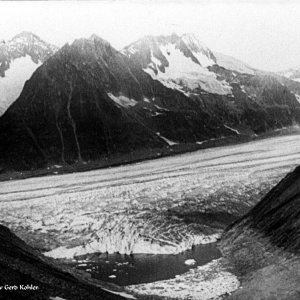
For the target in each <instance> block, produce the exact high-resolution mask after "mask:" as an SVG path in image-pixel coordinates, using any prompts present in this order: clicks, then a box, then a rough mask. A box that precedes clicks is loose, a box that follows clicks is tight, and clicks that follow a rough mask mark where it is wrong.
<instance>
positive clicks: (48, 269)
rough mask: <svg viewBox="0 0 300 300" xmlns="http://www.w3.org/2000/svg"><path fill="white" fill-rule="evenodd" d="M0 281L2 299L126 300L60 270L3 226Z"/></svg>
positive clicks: (99, 284) (0, 230) (1, 227)
mask: <svg viewBox="0 0 300 300" xmlns="http://www.w3.org/2000/svg"><path fill="white" fill-rule="evenodd" d="M70 272H72V273H70ZM0 280H1V287H2V289H0V299H47V300H48V299H84V300H86V299H99V300H100V299H101V300H102V299H109V300H110V299H111V300H113V299H116V300H117V299H126V298H124V297H121V296H118V295H116V294H113V293H109V292H108V291H104V290H103V289H102V288H101V282H99V281H97V282H96V281H94V280H92V279H89V278H88V277H85V275H84V274H80V276H79V274H76V273H75V271H74V270H73V271H70V269H66V268H64V269H62V268H61V267H58V265H57V264H56V263H55V262H54V261H53V260H51V259H48V258H45V257H43V256H42V255H40V254H39V253H38V252H37V251H35V250H34V249H32V248H31V247H29V246H28V245H26V244H25V243H24V242H23V241H22V240H21V239H19V238H18V237H16V236H15V235H14V234H13V233H12V232H11V231H10V230H9V229H7V228H6V227H4V226H0ZM106 288H107V285H106Z"/></svg>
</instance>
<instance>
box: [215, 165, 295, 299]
mask: <svg viewBox="0 0 300 300" xmlns="http://www.w3.org/2000/svg"><path fill="white" fill-rule="evenodd" d="M220 245H221V249H222V252H223V254H224V256H225V257H226V259H227V260H228V263H229V265H230V266H231V267H232V268H233V270H234V272H235V273H236V274H237V275H238V276H239V277H240V278H241V282H242V288H241V289H239V290H238V291H236V292H235V293H234V294H233V295H232V296H231V297H230V299H300V166H299V167H297V168H296V169H295V170H294V171H293V172H292V173H290V174H288V175H287V176H286V177H285V178H284V179H283V180H282V181H281V182H280V183H279V184H278V185H277V186H276V187H274V188H273V189H272V190H271V191H270V192H269V193H268V194H267V195H266V196H265V197H264V198H263V199H262V200H261V201H260V202H259V203H258V204H257V205H256V206H255V207H254V208H253V209H252V210H251V211H250V212H249V213H248V214H247V215H245V216H244V217H243V218H242V219H240V220H239V221H237V222H236V223H235V224H233V225H232V226H231V227H230V228H229V229H228V230H227V231H226V232H225V234H224V235H223V238H222V241H221V243H220Z"/></svg>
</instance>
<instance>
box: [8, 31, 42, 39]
mask: <svg viewBox="0 0 300 300" xmlns="http://www.w3.org/2000/svg"><path fill="white" fill-rule="evenodd" d="M33 40H38V41H41V39H40V37H39V36H37V35H36V34H34V33H32V32H30V31H22V32H21V33H19V34H17V35H15V36H14V37H13V38H12V39H11V42H18V41H20V42H23V41H33Z"/></svg>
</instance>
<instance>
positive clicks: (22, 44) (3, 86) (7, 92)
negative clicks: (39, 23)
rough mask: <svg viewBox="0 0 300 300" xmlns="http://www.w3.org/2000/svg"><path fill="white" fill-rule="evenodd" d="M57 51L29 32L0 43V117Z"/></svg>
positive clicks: (54, 47)
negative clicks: (32, 76)
mask: <svg viewBox="0 0 300 300" xmlns="http://www.w3.org/2000/svg"><path fill="white" fill-rule="evenodd" d="M57 49H58V48H57V47H56V46H54V45H50V44H48V43H46V42H45V41H43V40H41V39H40V38H39V37H38V36H36V35H34V34H33V33H31V32H22V33H20V34H18V35H16V36H15V37H13V38H12V39H11V40H9V41H0V116H1V115H2V114H3V113H4V112H5V110H6V109H7V108H8V107H9V106H10V105H11V104H12V103H13V102H14V101H15V100H16V99H17V98H18V97H19V95H20V93H21V91H22V89H23V86H24V83H25V82H26V80H28V79H29V78H30V77H31V75H32V74H33V72H34V71H35V70H36V69H37V68H38V67H39V66H40V65H41V64H42V63H44V62H45V61H46V60H47V58H49V57H50V56H51V55H53V54H54V53H55V52H56V51H57Z"/></svg>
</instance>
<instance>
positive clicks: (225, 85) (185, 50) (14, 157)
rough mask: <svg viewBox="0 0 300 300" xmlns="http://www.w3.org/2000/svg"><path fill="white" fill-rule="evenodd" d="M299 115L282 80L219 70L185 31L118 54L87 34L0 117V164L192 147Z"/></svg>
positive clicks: (46, 66)
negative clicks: (191, 145)
mask: <svg viewBox="0 0 300 300" xmlns="http://www.w3.org/2000/svg"><path fill="white" fill-rule="evenodd" d="M286 80H287V81H289V80H288V79H286ZM293 83H295V82H293ZM295 84H297V83H295ZM299 120H300V104H299V102H298V101H297V99H296V96H295V94H294V93H293V92H292V91H291V90H290V89H289V88H288V87H287V86H286V85H285V84H282V83H281V82H280V81H278V80H277V79H276V78H275V77H272V76H270V75H264V74H263V75H253V74H246V73H239V72H237V71H233V70H228V69H225V68H224V67H222V66H219V65H218V64H217V58H216V56H215V55H214V54H213V52H212V51H211V50H209V49H208V48H207V47H206V46H205V45H203V44H202V43H200V42H199V41H197V40H196V39H195V37H194V36H191V35H183V36H181V37H179V36H177V35H175V34H173V35H171V36H159V37H150V36H148V37H145V38H143V39H141V40H139V41H137V42H136V43H133V44H131V45H130V46H128V47H126V48H125V49H123V50H122V51H121V52H119V51H117V50H116V49H114V48H113V47H112V46H111V45H110V44H109V43H108V42H107V41H105V40H103V39H101V38H100V37H98V36H96V35H92V36H91V37H90V38H87V39H78V40H75V41H74V42H73V43H72V44H71V45H69V44H66V45H65V46H64V47H62V48H61V49H59V50H58V51H57V52H56V53H55V54H54V55H52V56H51V57H49V58H48V59H47V60H46V61H45V62H44V63H43V64H42V65H41V66H40V67H39V68H38V69H37V70H36V71H35V72H34V74H33V75H32V77H31V78H30V80H28V81H27V82H26V84H25V86H24V88H23V90H22V93H21V95H20V97H19V98H18V99H17V100H16V101H15V102H14V103H13V104H12V105H11V106H10V107H9V109H8V110H7V111H6V113H5V114H4V115H3V116H2V117H1V118H0V168H3V169H17V170H23V169H35V168H40V167H44V166H47V165H51V164H56V163H69V164H71V163H74V162H82V163H84V162H89V161H94V160H101V159H103V158H104V157H106V156H110V155H112V154H113V155H121V154H124V153H131V152H132V151H136V150H138V151H150V152H151V151H157V150H154V149H157V148H163V147H173V146H176V144H193V145H197V144H201V143H203V142H205V141H207V140H210V139H218V138H224V137H228V136H239V135H242V134H246V135H253V134H260V133H262V132H266V131H268V130H272V129H276V128H281V127H284V126H289V125H292V124H294V123H297V122H299Z"/></svg>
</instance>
